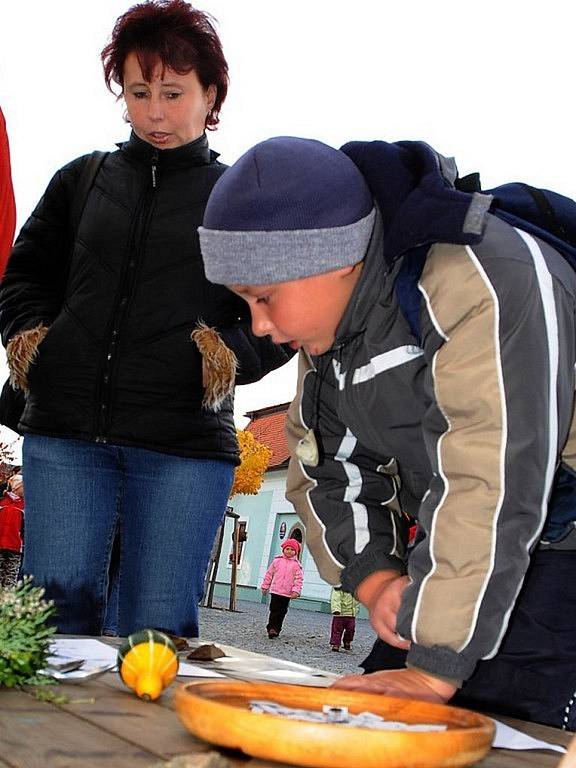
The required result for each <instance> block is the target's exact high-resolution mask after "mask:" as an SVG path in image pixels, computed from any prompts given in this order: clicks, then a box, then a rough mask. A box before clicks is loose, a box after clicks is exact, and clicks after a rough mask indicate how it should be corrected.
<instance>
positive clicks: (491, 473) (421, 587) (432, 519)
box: [397, 225, 574, 680]
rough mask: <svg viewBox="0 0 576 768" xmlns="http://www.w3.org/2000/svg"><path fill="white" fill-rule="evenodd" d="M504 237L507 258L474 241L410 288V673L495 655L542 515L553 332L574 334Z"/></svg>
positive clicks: (560, 388)
mask: <svg viewBox="0 0 576 768" xmlns="http://www.w3.org/2000/svg"><path fill="white" fill-rule="evenodd" d="M500 226H501V227H502V228H503V227H504V226H505V225H500ZM504 234H505V235H506V236H507V237H508V238H509V240H510V242H509V244H508V247H510V248H515V249H516V251H515V252H514V254H513V255H514V258H509V259H507V258H505V257H503V256H502V254H501V253H499V252H496V251H495V249H494V248H490V247H489V245H488V244H487V243H486V242H485V243H483V244H481V245H480V246H477V247H476V248H475V249H474V250H472V249H471V248H464V247H460V246H446V245H437V246H434V248H433V249H432V251H431V253H430V255H429V256H428V259H427V261H426V265H425V268H424V272H423V274H422V277H421V281H420V287H421V291H422V293H423V295H424V303H425V306H426V309H427V313H428V318H426V317H425V313H423V314H424V323H423V334H424V347H425V354H426V356H427V359H428V361H429V369H428V371H429V379H428V386H429V395H430V402H431V407H430V409H429V411H428V414H427V417H426V420H425V421H424V423H423V429H424V433H425V440H426V444H427V446H428V448H429V456H430V461H431V463H432V469H433V477H432V481H431V483H430V486H429V490H428V492H427V494H426V495H425V496H424V498H423V501H422V504H421V508H420V512H419V524H420V525H421V526H422V528H423V530H424V533H425V536H424V538H423V540H422V541H421V542H420V543H419V544H418V545H417V546H416V547H415V549H414V551H413V553H412V555H411V557H410V561H409V576H410V584H409V585H408V586H407V588H406V589H405V591H404V593H403V596H402V603H401V607H400V611H399V613H398V623H397V626H398V631H399V633H400V634H401V635H402V636H403V637H405V638H407V639H408V640H410V641H411V647H410V651H409V654H408V660H407V663H408V665H409V666H413V667H416V668H418V669H420V670H423V671H425V672H430V673H432V674H436V675H439V676H444V677H446V678H450V679H452V680H464V679H467V678H468V677H469V676H470V675H471V674H472V672H473V670H474V668H475V665H476V663H477V662H478V661H479V660H480V659H482V658H489V657H491V656H492V655H493V654H494V653H495V652H496V651H497V650H498V647H499V645H500V642H501V640H502V637H503V635H504V633H505V631H506V627H507V624H508V620H509V617H510V613H511V610H512V608H513V607H514V604H515V602H516V598H517V595H518V593H519V590H520V588H521V586H522V581H523V579H524V575H525V572H526V569H527V567H528V563H529V559H530V552H531V550H532V548H533V547H534V546H535V545H536V544H537V542H538V537H539V535H540V533H541V530H542V526H543V524H544V522H545V519H546V515H547V511H548V498H549V493H550V489H551V485H552V482H553V477H554V472H555V467H556V463H557V458H558V453H559V446H561V445H562V444H563V441H564V440H565V439H566V436H567V434H568V431H569V428H570V418H571V413H572V406H571V404H572V401H573V396H574V395H573V389H574V372H573V366H574V359H573V357H574V353H573V352H572V351H571V349H572V347H573V344H570V343H568V339H567V338H566V337H564V338H563V337H562V329H563V328H564V329H566V328H568V329H569V331H568V333H569V334H572V323H573V299H572V296H571V295H570V293H569V292H568V291H566V290H565V289H564V288H563V287H562V284H561V283H560V282H558V281H557V280H555V279H554V278H553V277H552V276H551V275H550V274H549V272H548V269H547V266H546V260H545V259H544V258H543V256H542V254H541V253H540V254H538V253H536V252H535V253H534V254H531V252H529V251H528V249H527V248H526V246H525V244H524V242H523V240H522V238H521V237H520V235H518V234H517V233H515V232H514V230H511V229H507V231H506V232H505V233H504ZM533 243H535V241H533ZM535 247H536V251H538V250H539V248H538V246H537V245H536V246H535ZM476 251H477V252H476ZM547 256H548V257H549V258H551V259H552V260H553V259H554V254H553V253H548V254H547ZM556 258H558V257H556ZM533 259H534V261H533ZM535 262H537V264H536V266H537V268H535V266H534V264H535ZM569 279H570V280H572V282H573V281H574V278H573V276H572V277H570V278H569ZM568 338H573V337H572V336H571V335H570V336H569V337H568ZM562 401H563V402H564V404H565V405H564V407H561V405H560V404H561V403H562ZM566 404H568V407H566ZM558 419H559V422H558Z"/></svg>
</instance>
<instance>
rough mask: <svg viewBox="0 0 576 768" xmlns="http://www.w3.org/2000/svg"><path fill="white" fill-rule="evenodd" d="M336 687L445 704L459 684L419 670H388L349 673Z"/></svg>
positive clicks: (337, 682)
mask: <svg viewBox="0 0 576 768" xmlns="http://www.w3.org/2000/svg"><path fill="white" fill-rule="evenodd" d="M332 687H333V688H344V689H346V690H349V691H363V692H365V693H382V694H384V695H386V696H398V697H400V698H401V699H420V700H421V701H432V702H434V703H435V704H445V703H446V702H447V701H449V700H450V699H451V698H452V696H453V695H454V694H455V693H456V690H457V686H456V685H454V684H452V683H449V682H447V681H446V680H441V679H440V678H438V677H434V675H430V674H428V673H427V672H423V671H421V670H419V669H386V670H382V671H381V672H372V673H371V674H369V675H347V676H346V677H343V678H341V679H340V680H337V681H336V682H335V683H334V685H333V686H332Z"/></svg>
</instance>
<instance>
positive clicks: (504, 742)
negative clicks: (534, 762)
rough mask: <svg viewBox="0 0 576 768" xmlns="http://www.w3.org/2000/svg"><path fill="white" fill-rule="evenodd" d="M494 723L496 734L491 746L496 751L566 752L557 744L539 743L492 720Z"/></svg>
mask: <svg viewBox="0 0 576 768" xmlns="http://www.w3.org/2000/svg"><path fill="white" fill-rule="evenodd" d="M494 723H495V724H496V734H495V736H494V743H493V744H492V746H493V747H495V748H496V749H551V750H553V751H554V752H566V749H565V748H564V747H561V746H560V745H559V744H548V743H547V742H546V741H539V740H538V739H534V738H533V737H532V736H528V734H526V733H521V732H520V731H517V730H516V728H510V726H509V725H504V723H500V722H498V720H494Z"/></svg>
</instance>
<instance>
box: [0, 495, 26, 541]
mask: <svg viewBox="0 0 576 768" xmlns="http://www.w3.org/2000/svg"><path fill="white" fill-rule="evenodd" d="M23 509H24V499H21V498H20V497H19V496H15V495H14V494H11V493H5V494H4V496H2V498H1V499H0V549H9V550H10V551H11V552H22V510H23Z"/></svg>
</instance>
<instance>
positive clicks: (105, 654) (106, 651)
mask: <svg viewBox="0 0 576 768" xmlns="http://www.w3.org/2000/svg"><path fill="white" fill-rule="evenodd" d="M50 654H51V656H54V657H55V658H56V659H57V660H58V661H59V662H62V661H67V660H70V661H72V660H73V659H84V664H83V665H82V667H81V668H82V669H83V670H84V671H86V670H88V669H92V668H93V667H103V666H105V665H111V664H113V665H115V664H116V657H117V656H118V649H117V648H113V647H112V646H110V645H106V643H102V642H100V640H92V639H91V638H68V637H59V638H56V639H55V640H53V641H52V642H51V643H50Z"/></svg>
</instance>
